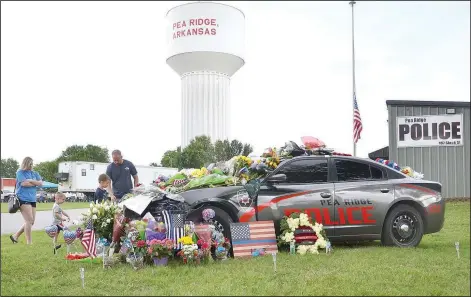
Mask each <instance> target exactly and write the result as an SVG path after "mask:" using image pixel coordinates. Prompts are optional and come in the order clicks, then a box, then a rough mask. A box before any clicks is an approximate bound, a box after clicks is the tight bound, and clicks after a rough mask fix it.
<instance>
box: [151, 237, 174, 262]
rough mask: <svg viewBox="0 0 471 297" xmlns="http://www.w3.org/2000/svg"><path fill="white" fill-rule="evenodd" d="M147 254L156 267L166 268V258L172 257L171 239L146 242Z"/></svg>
mask: <svg viewBox="0 0 471 297" xmlns="http://www.w3.org/2000/svg"><path fill="white" fill-rule="evenodd" d="M147 245H148V248H147V253H148V254H149V255H150V256H151V257H152V259H153V260H154V265H156V266H167V264H168V258H169V257H170V256H171V255H172V251H173V241H172V240H171V239H163V240H158V239H152V240H151V241H149V242H147Z"/></svg>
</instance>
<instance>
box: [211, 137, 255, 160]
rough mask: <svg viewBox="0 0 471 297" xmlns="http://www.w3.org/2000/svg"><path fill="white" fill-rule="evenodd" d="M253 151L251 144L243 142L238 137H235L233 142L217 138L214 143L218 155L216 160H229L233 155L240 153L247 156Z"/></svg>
mask: <svg viewBox="0 0 471 297" xmlns="http://www.w3.org/2000/svg"><path fill="white" fill-rule="evenodd" d="M252 152H253V148H252V146H251V145H250V144H248V143H245V144H243V143H242V142H240V141H239V140H237V139H234V140H232V141H231V142H229V140H224V141H222V140H217V141H216V142H215V143H214V155H215V157H216V161H227V160H230V159H231V158H232V157H234V156H239V155H243V156H246V157H247V156H248V155H250V153H252Z"/></svg>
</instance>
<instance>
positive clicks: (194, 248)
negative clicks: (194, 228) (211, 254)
mask: <svg viewBox="0 0 471 297" xmlns="http://www.w3.org/2000/svg"><path fill="white" fill-rule="evenodd" d="M178 242H179V243H182V244H183V247H182V249H181V250H180V251H179V252H178V254H177V255H178V256H179V257H181V258H182V259H183V263H184V264H189V263H196V259H198V258H199V257H198V256H199V251H198V245H197V244H195V243H194V242H193V239H192V238H191V237H189V236H183V237H182V238H180V239H179V240H178Z"/></svg>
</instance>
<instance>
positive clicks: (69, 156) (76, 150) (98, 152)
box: [57, 144, 110, 163]
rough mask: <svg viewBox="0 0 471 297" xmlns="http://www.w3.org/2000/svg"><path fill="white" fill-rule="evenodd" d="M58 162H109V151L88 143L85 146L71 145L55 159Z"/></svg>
mask: <svg viewBox="0 0 471 297" xmlns="http://www.w3.org/2000/svg"><path fill="white" fill-rule="evenodd" d="M57 161H58V162H63V161H86V162H101V163H108V162H110V157H109V152H108V149H107V148H102V147H99V146H96V145H92V144H88V145H87V146H85V147H84V146H82V145H72V146H69V147H67V148H66V149H65V151H62V153H61V155H60V156H59V158H58V159H57Z"/></svg>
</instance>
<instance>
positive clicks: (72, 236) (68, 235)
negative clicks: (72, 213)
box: [64, 231, 77, 244]
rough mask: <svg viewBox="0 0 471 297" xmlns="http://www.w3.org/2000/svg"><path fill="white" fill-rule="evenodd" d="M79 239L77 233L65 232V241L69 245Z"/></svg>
mask: <svg viewBox="0 0 471 297" xmlns="http://www.w3.org/2000/svg"><path fill="white" fill-rule="evenodd" d="M75 238H77V233H76V232H75V231H64V241H65V243H67V244H72V243H73V242H74V240H75Z"/></svg>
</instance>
